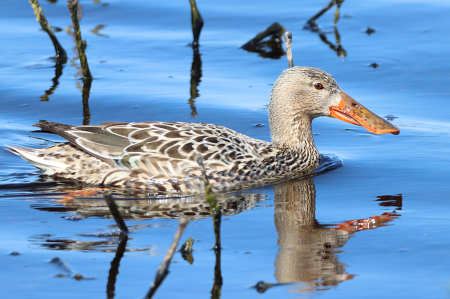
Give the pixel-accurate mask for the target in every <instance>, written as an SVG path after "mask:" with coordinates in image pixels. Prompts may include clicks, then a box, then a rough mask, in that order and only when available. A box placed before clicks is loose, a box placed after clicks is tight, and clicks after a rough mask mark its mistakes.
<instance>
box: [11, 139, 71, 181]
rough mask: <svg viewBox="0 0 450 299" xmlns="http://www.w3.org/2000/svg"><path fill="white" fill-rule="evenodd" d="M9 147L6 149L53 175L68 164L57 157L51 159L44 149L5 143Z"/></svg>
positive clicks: (45, 172)
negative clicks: (59, 160)
mask: <svg viewBox="0 0 450 299" xmlns="http://www.w3.org/2000/svg"><path fill="white" fill-rule="evenodd" d="M5 145H6V146H7V147H9V148H5V150H7V151H9V152H11V153H13V154H16V155H18V156H20V157H21V158H22V159H24V160H25V161H27V162H29V163H31V164H33V165H34V166H35V167H37V168H39V169H41V170H42V171H43V172H44V174H47V175H52V174H54V173H56V172H60V171H61V170H63V169H65V168H66V167H67V166H66V165H64V164H63V163H60V162H58V160H57V159H49V157H48V155H45V154H44V153H43V152H42V150H43V149H35V148H27V147H19V146H12V145H8V144H5Z"/></svg>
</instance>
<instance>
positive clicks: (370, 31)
mask: <svg viewBox="0 0 450 299" xmlns="http://www.w3.org/2000/svg"><path fill="white" fill-rule="evenodd" d="M375 32H376V30H375V29H373V28H370V27H367V29H366V31H364V33H366V34H367V35H369V36H370V35H371V34H373V33H375Z"/></svg>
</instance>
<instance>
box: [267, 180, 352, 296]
mask: <svg viewBox="0 0 450 299" xmlns="http://www.w3.org/2000/svg"><path fill="white" fill-rule="evenodd" d="M315 198H316V189H315V186H314V183H313V181H312V180H310V179H305V180H301V181H297V182H291V183H287V184H283V185H279V186H276V188H275V226H276V230H277V232H278V245H279V246H280V248H279V252H278V256H277V259H276V261H275V268H276V270H275V278H276V279H277V280H278V282H279V283H293V282H305V283H306V286H308V287H309V288H305V286H303V287H302V290H303V289H305V290H307V289H308V290H310V289H311V287H317V286H318V285H321V286H330V285H337V284H339V283H340V282H342V281H344V280H347V279H350V278H352V277H353V276H352V275H348V274H347V273H346V271H345V267H344V265H343V264H342V263H341V262H340V261H339V259H338V256H337V255H336V253H337V251H334V250H333V249H336V248H341V247H342V246H343V245H344V244H345V243H346V242H347V241H348V239H349V234H348V233H347V232H346V231H343V230H335V229H330V228H329V227H324V226H322V225H320V224H319V223H318V222H317V220H316V218H315V212H316V203H315Z"/></svg>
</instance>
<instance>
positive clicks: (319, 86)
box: [314, 83, 323, 90]
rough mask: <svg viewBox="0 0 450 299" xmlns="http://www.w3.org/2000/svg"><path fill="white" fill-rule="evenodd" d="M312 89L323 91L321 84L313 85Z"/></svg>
mask: <svg viewBox="0 0 450 299" xmlns="http://www.w3.org/2000/svg"><path fill="white" fill-rule="evenodd" d="M314 87H315V88H316V89H318V90H320V89H323V84H322V83H316V84H314Z"/></svg>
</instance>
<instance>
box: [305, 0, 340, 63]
mask: <svg viewBox="0 0 450 299" xmlns="http://www.w3.org/2000/svg"><path fill="white" fill-rule="evenodd" d="M343 2H344V0H332V1H331V2H330V3H329V4H327V5H326V6H325V7H324V8H323V9H321V10H320V11H319V12H318V13H317V14H316V15H314V16H313V17H312V18H311V19H309V20H308V21H307V22H306V25H305V27H304V29H307V30H310V31H311V32H315V33H317V34H318V35H319V38H320V40H321V41H323V42H324V43H325V44H326V45H328V47H329V48H330V49H331V50H333V51H334V52H336V54H337V56H339V57H347V51H346V50H345V49H344V48H343V47H342V45H341V35H340V34H339V31H338V29H337V23H338V21H339V18H340V8H341V5H342V3H343ZM334 5H336V6H337V8H336V12H335V15H334V30H333V31H334V32H325V31H323V30H321V29H320V28H319V25H317V20H318V19H319V18H320V17H321V16H322V15H323V14H324V13H325V12H327V11H328V10H329V9H330V8H331V7H333V6H334ZM328 33H334V36H335V40H336V42H335V44H333V43H332V42H330V41H329V40H328V38H327V34H328Z"/></svg>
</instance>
